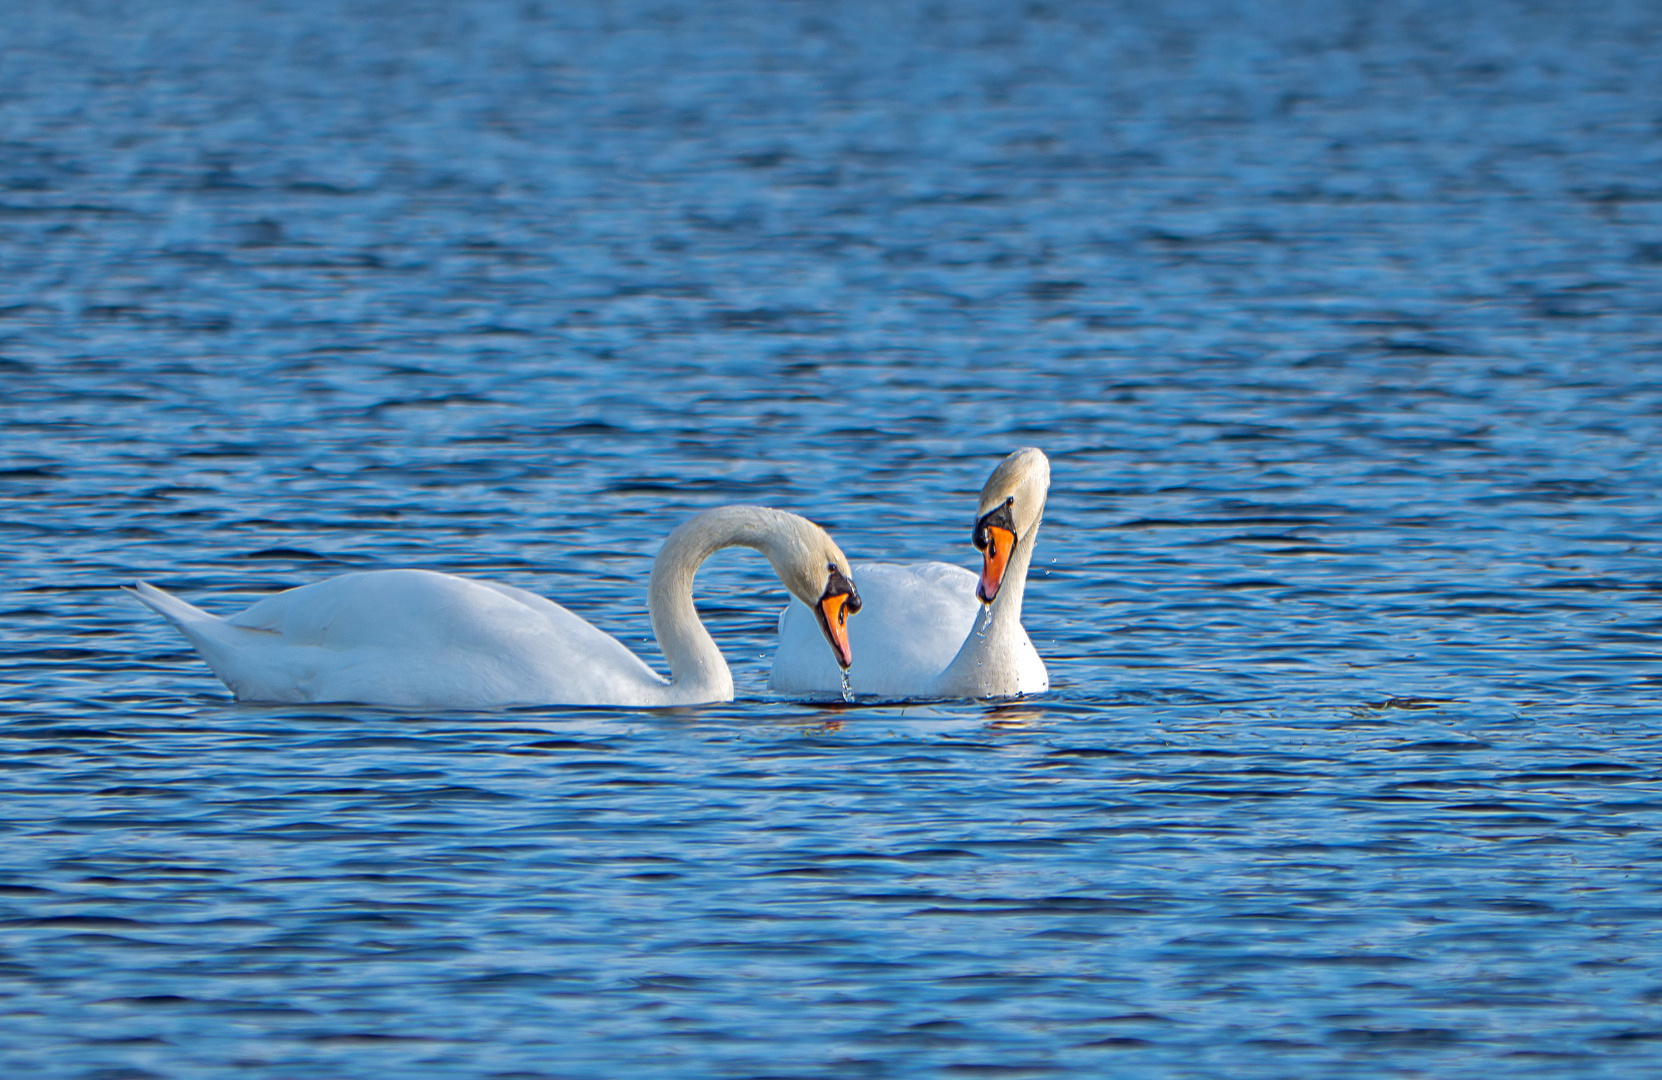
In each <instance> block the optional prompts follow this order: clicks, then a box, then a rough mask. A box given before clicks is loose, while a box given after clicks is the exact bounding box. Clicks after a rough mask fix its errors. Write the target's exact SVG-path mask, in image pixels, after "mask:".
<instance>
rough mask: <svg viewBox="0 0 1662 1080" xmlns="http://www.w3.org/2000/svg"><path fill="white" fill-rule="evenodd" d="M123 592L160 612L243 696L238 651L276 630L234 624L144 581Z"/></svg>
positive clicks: (242, 665) (226, 682)
mask: <svg viewBox="0 0 1662 1080" xmlns="http://www.w3.org/2000/svg"><path fill="white" fill-rule="evenodd" d="M121 588H122V591H123V592H127V593H131V594H132V595H133V596H134V597H135V598H137V599H138V601H139V602H140V603H141V604H143V605H144V606H145V607H148V608H149V609H150V610H151V611H154V612H155V613H156V614H158V615H160V616H161V617H162V618H164V619H166V620H167V621H168V622H170V623H172V624H173V626H174V628H175V629H176V630H178V631H179V632H180V633H181V634H183V635H185V639H186V640H187V641H189V642H190V643H191V647H192V648H194V649H195V650H196V652H197V655H198V656H200V657H202V659H203V660H204V661H206V663H207V665H208V667H209V668H210V669H212V671H213V673H214V674H215V675H217V676H219V681H220V682H222V683H224V684H225V685H226V686H228V687H230V688H231V691H232V692H233V693H234V694H236V695H237V697H239V698H240V697H242V696H243V690H244V686H243V684H244V683H245V682H246V681H247V680H246V678H244V677H243V675H244V674H245V673H244V672H242V670H241V669H242V668H243V667H245V666H246V665H245V664H244V663H239V662H238V654H239V653H240V652H241V650H242V649H243V648H244V647H245V646H248V645H253V644H256V643H260V644H264V643H266V642H268V641H269V640H270V638H271V636H272V635H273V634H274V633H276V631H273V630H260V629H256V628H253V627H243V626H234V625H232V624H231V623H229V622H226V621H225V620H224V619H221V618H220V617H219V616H217V615H211V614H209V613H208V612H206V611H203V610H202V609H201V608H199V607H197V606H196V605H195V604H187V603H186V602H185V601H183V600H181V599H179V598H178V597H177V596H174V595H173V594H172V593H169V592H165V591H163V590H161V589H158V588H156V587H155V586H154V585H148V584H146V583H145V582H142V581H139V582H135V583H134V584H133V586H132V587H131V588H129V587H128V586H126V585H123V586H122V587H121Z"/></svg>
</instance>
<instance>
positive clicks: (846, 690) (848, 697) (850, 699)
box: [843, 668, 854, 705]
mask: <svg viewBox="0 0 1662 1080" xmlns="http://www.w3.org/2000/svg"><path fill="white" fill-rule="evenodd" d="M843 700H844V701H845V702H847V703H848V704H850V705H852V704H854V688H853V687H851V686H849V685H848V669H847V668H844V669H843Z"/></svg>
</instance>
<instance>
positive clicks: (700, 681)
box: [646, 506, 796, 701]
mask: <svg viewBox="0 0 1662 1080" xmlns="http://www.w3.org/2000/svg"><path fill="white" fill-rule="evenodd" d="M793 520H794V519H793V518H792V516H791V515H789V514H786V513H784V512H783V511H779V510H770V509H768V508H766V507H762V506H723V507H718V508H717V509H715V510H708V511H706V512H704V513H702V514H699V515H698V516H697V517H695V518H693V519H692V520H690V521H687V522H685V523H683V524H682V525H681V526H680V527H679V528H677V529H676V530H675V531H674V532H672V533H670V534H669V538H668V539H666V540H665V541H664V546H663V547H662V548H660V549H659V550H658V557H657V558H656V559H655V560H654V561H653V563H652V580H651V584H650V585H649V586H648V588H647V595H646V607H647V612H648V613H649V614H650V615H651V616H652V633H653V635H654V636H655V637H657V639H658V647H659V648H661V649H662V650H663V652H664V660H665V662H666V663H668V664H669V677H670V684H671V690H672V695H671V696H672V697H673V698H674V699H675V700H677V701H679V700H682V699H685V700H687V701H729V700H731V699H732V697H733V673H732V672H731V671H730V670H729V669H728V667H727V661H726V659H724V658H723V657H722V655H721V650H720V649H719V648H717V647H716V643H715V639H714V638H712V637H710V632H709V631H708V630H706V629H705V628H704V623H703V622H702V621H701V620H700V619H699V617H698V609H697V608H696V607H695V606H694V605H693V597H692V586H693V577H694V575H696V574H697V573H698V568H699V567H700V566H701V565H703V563H704V560H705V559H708V558H709V557H710V556H711V555H714V554H715V553H716V552H718V551H720V550H721V549H723V548H729V547H748V548H754V549H755V550H757V551H760V552H761V553H762V554H764V555H766V556H768V561H769V562H772V563H774V564H775V566H776V567H777V566H778V563H779V559H778V558H776V556H778V557H783V556H784V554H785V548H786V546H787V545H788V544H789V542H790V541H791V540H792V539H793V538H794V537H795V534H796V530H795V529H794V528H793V527H792V524H793Z"/></svg>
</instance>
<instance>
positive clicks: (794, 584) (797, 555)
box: [767, 515, 860, 670]
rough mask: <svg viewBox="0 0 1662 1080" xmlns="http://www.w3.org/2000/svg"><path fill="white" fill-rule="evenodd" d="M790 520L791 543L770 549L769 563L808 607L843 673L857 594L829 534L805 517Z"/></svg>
mask: <svg viewBox="0 0 1662 1080" xmlns="http://www.w3.org/2000/svg"><path fill="white" fill-rule="evenodd" d="M791 517H792V524H794V525H795V526H796V528H795V529H794V532H795V536H794V537H793V538H792V542H791V543H788V544H785V545H783V546H780V547H774V548H771V549H770V550H769V551H768V552H767V555H768V561H769V562H770V563H772V564H773V572H774V573H775V574H777V575H779V580H780V581H782V582H784V584H785V588H787V589H789V590H790V591H791V595H793V596H795V597H796V598H797V599H798V600H800V601H802V602H803V603H804V604H806V605H808V608H809V610H810V611H812V612H813V613H814V618H815V619H817V620H818V621H819V628H820V632H821V633H823V634H824V635H825V640H826V641H828V642H830V643H831V651H832V652H834V653H836V655H837V665H838V666H839V667H841V668H843V669H844V670H847V669H848V666H849V665H850V664H852V663H853V662H854V652H853V650H852V649H850V648H849V645H848V617H849V616H850V615H853V614H854V613H855V612H857V611H859V610H860V593H859V590H857V589H855V587H854V575H853V573H852V572H851V571H850V570H849V568H848V558H847V557H846V556H845V555H843V552H842V549H841V548H839V547H838V546H837V543H836V541H834V540H832V539H831V536H830V534H829V533H827V532H826V531H825V530H824V529H822V528H820V527H819V526H818V525H815V524H814V523H813V522H811V521H808V520H807V519H805V518H799V517H795V516H794V515H791Z"/></svg>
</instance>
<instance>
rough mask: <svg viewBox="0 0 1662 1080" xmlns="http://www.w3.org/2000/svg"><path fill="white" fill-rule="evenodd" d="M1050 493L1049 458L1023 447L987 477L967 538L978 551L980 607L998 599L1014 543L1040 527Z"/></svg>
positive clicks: (1014, 547) (1000, 463)
mask: <svg viewBox="0 0 1662 1080" xmlns="http://www.w3.org/2000/svg"><path fill="white" fill-rule="evenodd" d="M1049 490H1050V459H1049V458H1047V457H1045V455H1044V451H1042V450H1039V449H1038V448H1036V447H1032V446H1024V447H1022V448H1021V449H1020V450H1017V451H1016V452H1015V453H1013V454H1011V455H1010V456H1009V457H1007V458H1005V459H1004V460H1003V461H1001V462H999V463H998V468H996V469H994V470H993V474H992V475H991V476H989V477H987V483H986V485H985V486H983V487H982V489H981V502H980V505H978V506H977V507H976V510H975V531H974V533H973V534H972V537H971V539H972V540H973V542H974V543H975V546H976V548H977V550H979V551H980V552H981V581H980V582H979V583H978V584H977V585H976V586H975V595H976V596H978V597H980V598H981V602H982V603H983V604H990V603H992V602H993V601H994V600H996V599H998V590H999V586H1001V585H1003V584H1004V571H1005V570H1007V569H1008V568H1009V566H1010V556H1011V555H1013V554H1014V553H1015V550H1016V545H1017V544H1018V543H1020V542H1021V541H1022V540H1023V539H1024V538H1026V537H1028V536H1031V535H1032V533H1033V530H1034V529H1036V528H1038V527H1039V519H1040V518H1041V517H1043V516H1044V509H1045V494H1046V493H1047V492H1048V491H1049Z"/></svg>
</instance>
